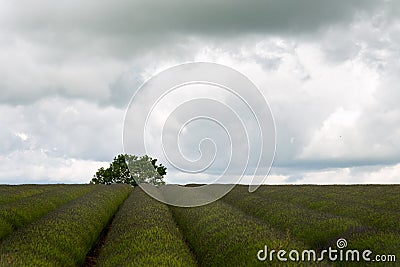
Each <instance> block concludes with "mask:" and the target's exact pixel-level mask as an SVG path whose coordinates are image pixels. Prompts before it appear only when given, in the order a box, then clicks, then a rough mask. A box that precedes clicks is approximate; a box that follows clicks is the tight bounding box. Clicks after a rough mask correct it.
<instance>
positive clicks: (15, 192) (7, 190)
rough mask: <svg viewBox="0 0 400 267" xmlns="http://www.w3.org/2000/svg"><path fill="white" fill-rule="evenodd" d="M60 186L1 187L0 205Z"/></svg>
mask: <svg viewBox="0 0 400 267" xmlns="http://www.w3.org/2000/svg"><path fill="white" fill-rule="evenodd" d="M60 186H62V185H1V186H0V205H2V204H5V203H8V202H13V201H16V200H19V199H21V198H24V197H29V196H33V195H36V194H39V193H43V192H45V191H48V190H52V189H56V188H59V187H60Z"/></svg>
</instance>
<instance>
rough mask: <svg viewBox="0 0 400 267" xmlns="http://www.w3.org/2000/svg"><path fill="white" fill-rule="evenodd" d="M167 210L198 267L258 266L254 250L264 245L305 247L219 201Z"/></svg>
mask: <svg viewBox="0 0 400 267" xmlns="http://www.w3.org/2000/svg"><path fill="white" fill-rule="evenodd" d="M171 209H172V211H173V215H174V218H175V220H176V222H177V223H178V225H179V227H180V228H181V230H182V232H183V234H184V236H185V237H186V239H187V240H188V242H189V244H190V246H191V247H192V249H193V251H194V253H195V254H196V255H197V259H198V261H199V263H200V265H202V266H253V265H259V264H260V262H259V261H258V259H257V253H258V251H259V250H261V249H263V248H264V246H265V245H267V246H268V247H269V248H270V249H275V250H276V251H278V250H280V249H287V250H290V249H301V248H305V245H304V244H302V243H299V242H298V241H295V240H293V239H291V238H290V237H289V236H287V235H285V234H283V233H282V232H280V231H276V230H275V229H273V228H271V227H269V226H268V225H267V224H265V223H262V222H260V221H259V220H257V219H255V218H253V217H250V216H248V215H246V214H245V213H243V212H241V211H239V210H238V209H235V208H234V207H232V206H231V205H228V204H226V203H224V202H222V201H216V202H213V203H211V204H208V205H205V206H201V207H195V208H180V207H172V208H171ZM293 264H294V263H293ZM288 265H290V263H288ZM294 265H296V264H294Z"/></svg>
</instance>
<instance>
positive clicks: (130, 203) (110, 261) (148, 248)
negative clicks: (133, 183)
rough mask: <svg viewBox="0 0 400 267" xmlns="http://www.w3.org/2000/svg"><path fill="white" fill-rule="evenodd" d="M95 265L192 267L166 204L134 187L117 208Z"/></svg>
mask: <svg viewBox="0 0 400 267" xmlns="http://www.w3.org/2000/svg"><path fill="white" fill-rule="evenodd" d="M97 266H196V261H195V259H194V257H193V255H192V254H191V252H190V249H189V247H188V246H187V244H186V243H185V241H184V239H183V236H182V234H181V233H180V232H179V230H178V228H177V225H176V223H175V221H174V219H173V217H172V214H171V211H170V210H169V208H168V206H167V205H165V204H163V203H160V202H158V201H157V200H155V199H153V198H151V197H149V196H148V195H147V194H146V193H145V192H144V191H143V190H142V189H141V188H139V187H136V188H135V189H134V190H133V192H132V193H131V195H130V196H129V197H128V198H127V200H126V201H125V202H124V204H123V205H122V206H121V208H120V209H119V210H118V212H117V214H116V216H115V218H114V220H113V223H112V227H111V230H110V231H109V232H108V234H107V238H106V239H105V243H104V246H103V247H102V249H101V251H100V255H99V257H98V260H97Z"/></svg>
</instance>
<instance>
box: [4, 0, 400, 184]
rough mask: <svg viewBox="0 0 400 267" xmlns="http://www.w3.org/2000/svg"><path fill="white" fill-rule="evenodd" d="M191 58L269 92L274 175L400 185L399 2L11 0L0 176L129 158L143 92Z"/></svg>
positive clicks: (73, 177) (73, 176) (183, 178)
mask: <svg viewBox="0 0 400 267" xmlns="http://www.w3.org/2000/svg"><path fill="white" fill-rule="evenodd" d="M192 61H206V62H215V63H220V64H224V65H226V66H229V67H232V68H234V69H236V70H238V71H240V72H242V73H243V74H244V75H246V76H248V77H249V78H250V79H251V80H252V81H253V82H254V83H255V84H256V85H257V86H258V87H259V89H260V90H261V92H262V93H263V94H264V96H265V97H266V98H267V100H268V102H269V104H270V107H271V110H272V113H273V115H274V118H275V123H276V138H277V149H276V158H275V162H274V165H273V167H272V170H271V174H270V177H269V180H267V182H270V183H399V182H400V105H399V102H400V2H399V1H396V0H380V1H379V0H346V1H344V0H338V1H331V0H297V1H294V0H271V1H258V0H250V1H239V0H218V1H211V0H206V1H192V0H189V1H188V0H169V1H144V0H143V1H135V0H134V1H128V0H117V1H111V0H96V1H95V0H88V1H77V0H68V1H67V0H61V1H50V0H47V1H46V0H38V1H28V0H16V1H7V0H0V114H1V115H0V140H1V142H0V183H56V182H65V183H80V182H88V181H89V180H90V179H91V177H92V176H93V174H94V173H95V171H96V170H97V168H99V167H100V166H107V165H108V162H110V161H111V160H112V158H113V157H114V156H116V155H117V154H119V153H122V151H123V145H122V132H123V119H124V114H125V110H126V108H127V106H128V104H129V101H130V99H131V97H132V95H133V93H134V92H135V91H136V90H137V88H138V87H139V86H140V85H141V84H142V83H143V82H144V81H145V80H147V79H149V78H150V77H152V75H154V74H156V73H158V72H160V71H162V70H165V69H167V68H168V67H171V66H175V65H177V64H181V63H184V62H192ZM210 94H212V93H210ZM216 94H217V93H216ZM199 127H200V126H199ZM201 127H203V129H204V125H202V126H201ZM206 128H207V127H206ZM214 128H215V127H214V126H209V128H207V129H209V130H210V131H211V132H213V133H211V135H213V134H215V131H218V130H216V129H215V131H214ZM196 132H197V133H198V134H200V133H199V131H196ZM201 134H203V133H201ZM193 136H194V140H197V139H196V138H195V137H196V135H193ZM222 136H224V135H222ZM221 138H222V137H221ZM193 142H194V141H193ZM189 143H190V142H189ZM191 149H192V147H186V148H185V147H183V148H182V150H183V151H186V153H188V154H190V151H191ZM196 151H197V150H196ZM151 156H153V157H156V158H157V157H158V158H162V156H161V155H151ZM221 162H223V161H221ZM163 163H164V164H165V165H167V166H168V164H167V163H165V162H163ZM169 167H170V166H169ZM169 170H170V172H169V174H168V175H169V176H168V179H169V180H170V181H174V182H181V183H185V182H191V181H208V180H209V179H211V178H209V177H212V176H213V175H214V174H215V172H217V171H218V168H216V169H214V170H212V171H211V170H210V173H207V172H206V173H202V174H201V175H199V176H198V177H197V178H196V179H197V180H193V179H192V178H188V176H187V174H182V173H179V172H178V171H175V170H173V169H172V168H169ZM211 180H212V179H211ZM246 181H247V180H246V179H245V180H244V182H246Z"/></svg>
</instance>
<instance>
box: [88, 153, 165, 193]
mask: <svg viewBox="0 0 400 267" xmlns="http://www.w3.org/2000/svg"><path fill="white" fill-rule="evenodd" d="M156 162H157V159H153V158H151V157H149V156H147V155H145V156H141V157H138V156H134V155H128V154H120V155H118V156H116V157H115V158H114V160H113V162H111V163H110V167H108V168H107V169H104V168H103V167H101V168H100V169H98V171H97V172H96V174H95V175H94V177H93V179H92V180H91V181H90V183H91V184H114V183H119V184H130V185H132V186H136V185H138V184H140V183H149V184H154V185H162V184H165V182H164V181H163V178H164V175H165V174H167V171H166V170H167V168H166V167H164V166H163V165H162V164H160V165H157V164H156Z"/></svg>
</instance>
